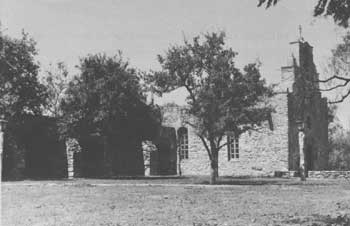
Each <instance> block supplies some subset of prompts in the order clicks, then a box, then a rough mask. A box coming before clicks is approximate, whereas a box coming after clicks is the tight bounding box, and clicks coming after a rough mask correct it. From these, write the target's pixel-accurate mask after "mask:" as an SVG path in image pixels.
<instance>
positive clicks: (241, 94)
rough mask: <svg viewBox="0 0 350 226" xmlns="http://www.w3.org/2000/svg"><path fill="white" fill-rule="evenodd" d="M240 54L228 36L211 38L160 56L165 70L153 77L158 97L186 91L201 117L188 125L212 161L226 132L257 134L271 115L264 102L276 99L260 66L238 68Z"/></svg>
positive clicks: (212, 35) (190, 106)
mask: <svg viewBox="0 0 350 226" xmlns="http://www.w3.org/2000/svg"><path fill="white" fill-rule="evenodd" d="M203 39H204V40H203ZM236 55H237V53H236V52H234V51H233V50H232V49H231V48H226V47H225V34H224V33H223V32H221V33H218V34H217V33H207V34H205V35H204V37H203V38H201V37H199V36H197V37H195V38H194V39H193V42H188V41H185V43H184V45H181V46H173V47H171V48H169V49H168V50H167V52H166V53H165V55H164V56H158V60H159V62H160V64H161V66H162V69H163V70H162V71H161V72H155V73H153V74H152V75H151V76H150V78H149V82H152V83H153V87H154V90H155V91H156V92H157V93H164V92H170V91H172V90H174V89H177V88H179V87H185V89H186V90H187V92H188V98H187V101H188V112H189V114H191V115H193V116H195V117H194V118H196V121H195V122H191V121H190V120H188V122H187V123H189V124H190V125H192V126H193V127H194V128H195V129H196V132H197V135H198V136H199V137H200V138H201V139H202V141H203V142H204V145H205V146H206V148H207V150H208V152H209V157H210V156H211V152H212V151H214V152H215V151H217V150H219V149H220V148H221V147H220V145H219V144H220V141H221V140H222V137H223V136H224V135H225V132H227V131H234V132H235V134H236V135H239V134H241V133H243V132H244V131H247V130H250V129H256V128H257V127H258V126H259V125H260V123H261V122H262V121H264V120H266V118H267V117H268V116H269V114H270V113H271V111H272V108H271V107H269V106H267V105H265V104H263V102H262V101H263V100H264V99H265V98H266V97H269V96H271V95H272V87H268V86H266V85H265V80H264V79H262V78H261V75H260V72H259V69H258V65H257V64H249V65H247V66H245V67H244V70H243V72H242V71H240V70H239V69H237V68H236V67H235V64H234V58H235V56H236ZM205 140H207V141H209V142H210V146H212V147H211V148H209V146H208V145H207V144H206V142H205ZM213 149H214V150H213Z"/></svg>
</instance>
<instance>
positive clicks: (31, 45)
mask: <svg viewBox="0 0 350 226" xmlns="http://www.w3.org/2000/svg"><path fill="white" fill-rule="evenodd" d="M35 45H36V43H35V41H34V40H33V39H31V38H29V36H28V34H26V33H24V32H23V33H22V37H21V38H20V39H16V38H10V37H8V36H2V35H0V50H1V52H0V111H1V112H2V113H3V114H5V116H6V117H7V118H8V119H10V118H13V117H17V118H18V117H19V116H21V115H24V114H33V115H38V114H40V113H41V111H42V107H43V106H44V105H45V100H46V95H47V93H46V88H45V87H44V86H43V85H41V84H40V83H39V82H38V70H39V64H38V63H37V62H36V61H35V56H36V55H37V50H36V47H35Z"/></svg>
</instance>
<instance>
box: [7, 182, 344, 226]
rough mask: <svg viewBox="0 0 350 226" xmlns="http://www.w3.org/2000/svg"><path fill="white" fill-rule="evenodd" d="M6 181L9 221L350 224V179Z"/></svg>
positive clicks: (193, 225)
mask: <svg viewBox="0 0 350 226" xmlns="http://www.w3.org/2000/svg"><path fill="white" fill-rule="evenodd" d="M197 182H198V181H196V182H194V180H186V179H173V180H170V179H167V180H157V179H153V180H85V179H84V180H75V181H22V182H4V183H2V222H3V225H11V226H12V225H13V226H16V225H30V226H32V225H40V226H41V225H43V226H44V225H47V226H53V225H57V226H58V225H59V226H61V225H63V226H69V225H74V226H75V225H86V226H89V225H104V226H112V225H113V226H119V225H120V226H124V225H169V226H170V225H171V226H173V225H191V226H214V225H215V226H224V225H312V226H316V225H350V220H349V219H350V218H349V216H350V183H349V182H348V181H336V180H333V181H331V180H328V181H310V180H309V181H307V182H306V183H302V182H299V181H297V180H295V179H293V180H291V179H290V180H276V179H253V180H252V179H228V180H226V181H225V183H224V184H225V185H218V186H208V185H202V184H198V183H197Z"/></svg>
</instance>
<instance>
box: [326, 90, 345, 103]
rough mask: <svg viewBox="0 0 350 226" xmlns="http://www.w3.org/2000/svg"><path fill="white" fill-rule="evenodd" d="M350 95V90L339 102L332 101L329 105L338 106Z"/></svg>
mask: <svg viewBox="0 0 350 226" xmlns="http://www.w3.org/2000/svg"><path fill="white" fill-rule="evenodd" d="M349 95H350V89H349V90H348V91H347V93H346V94H345V95H343V96H342V97H341V98H340V99H339V100H335V101H330V102H328V103H330V104H338V103H341V102H343V101H344V100H345V99H346V98H347V97H348V96H349Z"/></svg>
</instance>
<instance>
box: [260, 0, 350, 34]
mask: <svg viewBox="0 0 350 226" xmlns="http://www.w3.org/2000/svg"><path fill="white" fill-rule="evenodd" d="M279 1H280V0H259V2H258V6H259V7H260V6H263V5H264V6H265V7H266V8H270V7H271V6H274V5H276V4H277V3H278V2H279ZM314 16H315V17H319V16H331V17H333V20H334V22H335V23H336V24H338V25H339V26H341V27H344V28H347V27H348V26H349V18H350V0H318V2H317V4H316V5H315V7H314Z"/></svg>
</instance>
